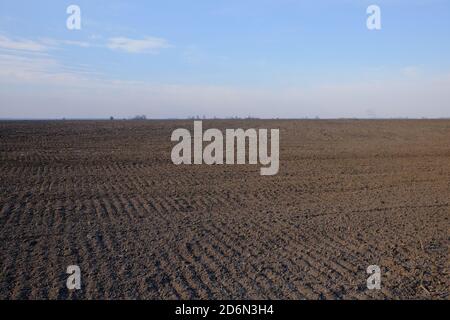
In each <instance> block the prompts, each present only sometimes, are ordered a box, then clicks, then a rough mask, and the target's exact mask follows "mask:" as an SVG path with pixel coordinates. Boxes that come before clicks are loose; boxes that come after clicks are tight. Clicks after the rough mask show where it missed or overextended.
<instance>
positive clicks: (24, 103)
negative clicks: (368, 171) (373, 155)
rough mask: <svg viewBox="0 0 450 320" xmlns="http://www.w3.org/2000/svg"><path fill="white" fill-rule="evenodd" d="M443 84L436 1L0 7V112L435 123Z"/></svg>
mask: <svg viewBox="0 0 450 320" xmlns="http://www.w3.org/2000/svg"><path fill="white" fill-rule="evenodd" d="M372 4H375V5H377V6H378V7H379V8H380V10H381V11H380V12H381V30H369V29H368V28H367V26H366V20H367V18H368V17H369V15H370V14H367V12H366V10H367V7H368V6H369V5H372ZM70 5H77V6H78V7H79V8H80V9H81V15H80V17H81V29H80V30H70V29H68V28H67V25H66V21H67V19H68V18H69V16H70V14H68V13H67V11H66V10H67V7H69V6H70ZM449 89H450V0H409V1H406V0H378V1H376V0H371V1H365V0H315V1H303V0H195V1H182V0H165V1H149V0H145V1H144V0H135V1H131V0H129V1H119V0H95V1H92V0H88V1H81V0H73V1H61V0H54V1H51V0H41V1H33V2H31V1H28V0H26V1H25V0H14V1H13V0H1V1H0V118H27V119H47V118H109V117H110V116H113V117H115V118H130V117H133V116H134V115H138V114H145V115H146V116H147V117H148V118H157V119H159V118H187V117H191V116H197V115H199V116H200V117H203V116H206V117H234V116H239V117H247V116H251V117H260V118H306V117H308V118H315V117H320V118H354V117H356V118H391V117H395V118H398V117H410V118H421V117H427V118H433V117H436V118H439V117H450V90H449Z"/></svg>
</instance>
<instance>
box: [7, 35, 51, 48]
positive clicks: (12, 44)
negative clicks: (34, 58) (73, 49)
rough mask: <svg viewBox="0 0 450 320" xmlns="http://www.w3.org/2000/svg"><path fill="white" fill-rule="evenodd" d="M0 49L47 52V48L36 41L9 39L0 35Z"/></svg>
mask: <svg viewBox="0 0 450 320" xmlns="http://www.w3.org/2000/svg"><path fill="white" fill-rule="evenodd" d="M0 49H7V50H21V51H31V52H43V51H47V50H48V49H49V47H48V46H47V45H45V44H43V43H40V42H37V41H32V40H28V39H11V38H8V37H6V36H2V35H0Z"/></svg>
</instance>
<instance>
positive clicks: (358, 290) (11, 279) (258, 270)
mask: <svg viewBox="0 0 450 320" xmlns="http://www.w3.org/2000/svg"><path fill="white" fill-rule="evenodd" d="M180 127H185V128H189V129H192V121H54V122H51V121H35V122H33V121H29V122H25V121H24V122H0V169H1V173H0V177H1V180H0V298H2V299H47V298H50V299H67V298H73V299H75V298H78V299H91V298H96V299H135V298H142V299H186V298H193V299H212V298H215V299H238V298H250V299H257V298H259V299H266V298H270V299H303V298H306V299H393V298H406V299H411V298H417V299H448V298H449V283H448V278H449V277H448V276H449V275H448V263H449V259H448V244H449V242H448V241H449V227H450V224H449V217H450V210H449V201H450V200H449V199H450V121H447V120H435V121H431V120H402V121H400V120H391V121H384V120H379V121H357V120H341V121H308V120H304V121H294V120H292V121H288V120H285V121H281V120H280V121H275V120H271V121H262V120H242V121H238V120H235V121H234V120H233V121H221V120H217V121H205V122H204V127H205V128H207V127H217V128H220V129H224V128H239V127H240V128H260V127H261V128H279V129H280V172H279V174H278V175H276V176H260V174H259V168H260V166H251V165H233V166H226V165H222V166H220V165H213V166H206V165H191V166H175V165H173V164H172V162H171V160H170V151H171V148H172V146H173V143H171V142H170V135H171V132H172V131H173V130H174V129H176V128H180ZM72 264H76V265H79V266H80V268H81V272H82V278H81V279H82V289H81V290H79V291H74V292H69V291H68V290H67V289H66V286H65V281H66V278H67V274H66V273H65V272H66V267H67V266H68V265H72ZM374 264H375V265H379V266H380V267H381V270H382V286H381V290H368V289H367V287H366V279H367V277H368V275H367V274H366V268H367V267H368V266H369V265H374Z"/></svg>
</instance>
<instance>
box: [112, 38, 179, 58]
mask: <svg viewBox="0 0 450 320" xmlns="http://www.w3.org/2000/svg"><path fill="white" fill-rule="evenodd" d="M107 47H108V48H110V49H112V50H120V51H125V52H129V53H152V54H156V53H158V52H159V51H160V50H161V49H165V48H169V47H171V46H170V44H169V43H168V42H167V40H165V39H162V38H155V37H146V38H144V39H130V38H126V37H117V38H110V39H109V40H108V44H107Z"/></svg>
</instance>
